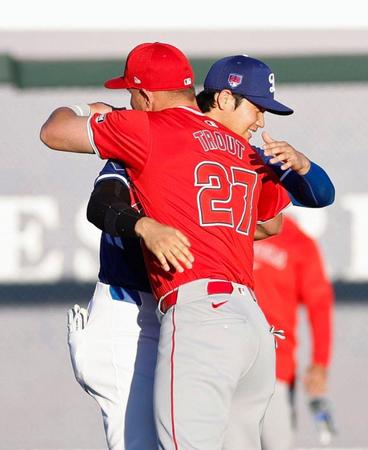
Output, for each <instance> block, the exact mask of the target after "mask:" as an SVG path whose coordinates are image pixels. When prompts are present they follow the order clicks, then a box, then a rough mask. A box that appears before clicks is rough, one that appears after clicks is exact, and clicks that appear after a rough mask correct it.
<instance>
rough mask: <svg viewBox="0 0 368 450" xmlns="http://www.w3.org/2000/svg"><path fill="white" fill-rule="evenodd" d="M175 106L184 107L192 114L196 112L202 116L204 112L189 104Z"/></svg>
mask: <svg viewBox="0 0 368 450" xmlns="http://www.w3.org/2000/svg"><path fill="white" fill-rule="evenodd" d="M176 108H180V109H185V110H187V111H189V112H192V113H193V114H197V116H204V114H203V113H202V112H201V111H200V110H199V109H198V110H197V109H194V108H192V107H190V106H176Z"/></svg>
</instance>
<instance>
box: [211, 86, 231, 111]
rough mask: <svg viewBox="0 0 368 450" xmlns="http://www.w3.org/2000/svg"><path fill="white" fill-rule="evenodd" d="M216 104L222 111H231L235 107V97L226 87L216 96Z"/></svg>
mask: <svg viewBox="0 0 368 450" xmlns="http://www.w3.org/2000/svg"><path fill="white" fill-rule="evenodd" d="M215 101H216V104H217V106H218V108H219V109H221V110H222V111H230V110H233V109H234V97H233V95H232V93H231V91H229V90H228V89H224V90H222V91H221V92H219V93H218V94H217V98H216V97H215Z"/></svg>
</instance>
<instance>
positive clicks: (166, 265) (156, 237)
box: [135, 217, 194, 272]
mask: <svg viewBox="0 0 368 450" xmlns="http://www.w3.org/2000/svg"><path fill="white" fill-rule="evenodd" d="M135 231H136V233H137V235H138V236H139V237H141V238H142V239H143V240H144V243H145V245H146V247H147V248H148V250H150V251H151V252H152V253H153V254H154V255H155V256H156V258H157V259H158V261H159V262H160V264H161V267H162V268H163V269H164V270H165V271H166V272H168V271H169V270H170V266H171V267H173V268H174V269H175V270H177V271H178V272H184V268H187V269H191V268H192V263H193V261H194V257H193V255H192V253H191V252H190V250H189V247H190V242H189V240H188V238H187V237H186V236H185V235H184V234H183V233H182V232H181V231H179V230H177V229H176V228H173V227H170V226H167V225H163V224H161V223H159V222H157V221H156V220H154V219H151V218H149V217H142V218H141V219H139V220H138V222H137V224H136V226H135Z"/></svg>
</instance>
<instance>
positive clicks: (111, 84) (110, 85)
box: [104, 77, 130, 89]
mask: <svg viewBox="0 0 368 450" xmlns="http://www.w3.org/2000/svg"><path fill="white" fill-rule="evenodd" d="M104 86H105V88H107V89H129V87H130V86H129V85H128V83H127V82H126V80H125V79H124V78H123V77H116V78H111V80H107V81H105V83H104Z"/></svg>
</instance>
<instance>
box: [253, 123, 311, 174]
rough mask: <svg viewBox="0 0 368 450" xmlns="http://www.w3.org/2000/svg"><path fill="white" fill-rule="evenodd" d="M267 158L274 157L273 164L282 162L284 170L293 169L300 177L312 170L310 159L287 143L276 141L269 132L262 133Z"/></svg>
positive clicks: (271, 161)
mask: <svg viewBox="0 0 368 450" xmlns="http://www.w3.org/2000/svg"><path fill="white" fill-rule="evenodd" d="M262 139H263V141H264V145H263V146H262V148H263V149H264V151H265V155H266V156H273V158H272V159H271V160H270V163H271V164H275V163H277V162H282V163H283V165H282V166H281V169H282V170H287V169H292V170H295V172H297V173H298V174H299V175H305V174H306V173H307V172H308V171H309V169H310V161H309V159H308V158H307V157H306V156H305V155H304V154H303V153H301V152H299V151H298V150H296V149H295V148H294V147H292V146H291V145H290V144H288V143H287V142H285V141H275V140H274V139H272V138H271V137H270V135H269V134H268V133H267V131H263V132H262Z"/></svg>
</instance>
